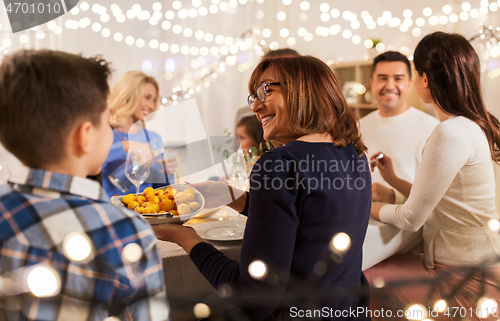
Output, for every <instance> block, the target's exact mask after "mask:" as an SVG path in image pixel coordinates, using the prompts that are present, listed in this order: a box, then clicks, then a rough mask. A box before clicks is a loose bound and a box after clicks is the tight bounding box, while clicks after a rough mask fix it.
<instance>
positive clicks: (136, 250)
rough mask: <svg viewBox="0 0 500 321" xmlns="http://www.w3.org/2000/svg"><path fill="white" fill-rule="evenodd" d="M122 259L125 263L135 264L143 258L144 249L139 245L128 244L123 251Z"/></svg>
mask: <svg viewBox="0 0 500 321" xmlns="http://www.w3.org/2000/svg"><path fill="white" fill-rule="evenodd" d="M122 258H123V260H124V261H128V262H130V263H134V262H137V261H139V260H140V259H141V258H142V248H141V246H140V245H139V244H137V243H129V244H127V245H126V246H125V247H124V248H123V251H122Z"/></svg>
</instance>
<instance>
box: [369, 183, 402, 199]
mask: <svg viewBox="0 0 500 321" xmlns="http://www.w3.org/2000/svg"><path fill="white" fill-rule="evenodd" d="M372 201H373V202H382V203H389V204H394V202H395V201H396V194H394V190H393V189H392V188H387V187H385V186H384V185H382V184H379V183H373V184H372Z"/></svg>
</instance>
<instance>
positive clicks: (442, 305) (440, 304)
mask: <svg viewBox="0 0 500 321" xmlns="http://www.w3.org/2000/svg"><path fill="white" fill-rule="evenodd" d="M447 307H448V304H447V303H446V301H445V300H438V301H436V303H434V307H433V310H436V311H437V312H439V313H441V312H444V311H445V310H446V308H447Z"/></svg>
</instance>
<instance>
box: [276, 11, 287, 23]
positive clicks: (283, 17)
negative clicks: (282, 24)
mask: <svg viewBox="0 0 500 321" xmlns="http://www.w3.org/2000/svg"><path fill="white" fill-rule="evenodd" d="M276 18H278V20H279V21H283V20H285V19H286V13H284V12H283V11H280V12H278V14H277V15H276Z"/></svg>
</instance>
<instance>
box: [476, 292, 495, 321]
mask: <svg viewBox="0 0 500 321" xmlns="http://www.w3.org/2000/svg"><path fill="white" fill-rule="evenodd" d="M477 307H478V308H480V309H481V315H480V316H479V317H480V318H481V319H486V318H487V317H488V316H489V315H493V314H495V311H498V305H497V301H496V300H494V299H492V298H490V297H487V296H483V297H481V298H480V299H479V300H478V301H477Z"/></svg>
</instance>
